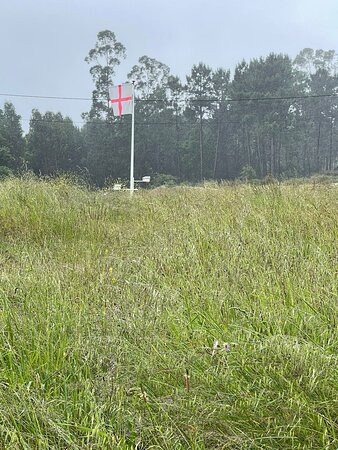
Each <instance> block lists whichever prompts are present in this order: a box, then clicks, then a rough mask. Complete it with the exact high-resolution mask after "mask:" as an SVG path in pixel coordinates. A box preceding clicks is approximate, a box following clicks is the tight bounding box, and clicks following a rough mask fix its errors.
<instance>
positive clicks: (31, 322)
mask: <svg viewBox="0 0 338 450" xmlns="http://www.w3.org/2000/svg"><path fill="white" fill-rule="evenodd" d="M337 194H338V187H337V186H334V185H320V184H318V185H315V186H313V185H311V184H307V185H298V186H292V185H288V186H287V185H282V186H278V185H272V186H260V187H251V186H248V185H242V186H237V187H229V186H224V187H221V188H218V189H212V188H206V189H204V188H188V187H186V188H184V187H182V188H170V189H157V190H153V191H143V192H138V193H137V194H136V195H135V196H134V198H133V199H132V201H131V200H130V198H129V197H128V195H125V193H123V192H115V193H114V192H106V193H105V195H104V193H103V192H102V191H101V192H99V191H98V192H90V191H88V190H86V189H85V188H81V187H80V186H76V185H72V184H71V183H69V182H67V181H65V180H59V181H50V182H46V181H40V182H39V181H36V180H34V179H23V180H15V179H10V180H8V181H4V182H2V183H1V184H0V448H4V449H7V448H8V449H12V448H13V449H51V448H52V449H135V448H137V449H139V450H141V449H148V448H149V449H150V448H151V449H170V450H171V449H336V448H337V447H338V441H337V438H336V431H337V430H336V426H337V402H336V400H337V391H338V390H337V372H336V368H337V366H336V364H337V346H336V345H337V303H336V298H337V297H336V296H337V290H336V285H335V269H336V260H335V257H336V249H337V228H336V225H337V210H338V208H337V206H338V205H337V197H338V196H337ZM217 341H218V342H217Z"/></svg>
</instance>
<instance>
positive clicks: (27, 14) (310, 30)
mask: <svg viewBox="0 0 338 450" xmlns="http://www.w3.org/2000/svg"><path fill="white" fill-rule="evenodd" d="M104 29H110V30H112V31H114V32H115V33H116V36H117V38H118V40H119V41H121V42H122V43H123V44H124V45H125V47H126V49H127V59H126V60H125V61H124V62H123V64H122V65H121V66H120V68H119V70H118V73H117V76H116V82H120V81H124V80H125V79H126V74H127V73H128V71H129V70H130V68H131V67H132V66H133V65H134V64H135V63H136V62H137V59H138V58H139V57H140V56H142V55H148V56H150V57H153V58H156V59H158V60H160V61H162V62H164V63H166V64H168V65H169V66H170V68H171V71H172V73H173V74H176V75H179V76H180V77H181V78H182V79H183V78H184V77H185V75H186V74H187V73H188V72H189V71H190V69H191V66H192V65H193V64H195V63H198V62H200V61H203V62H205V63H206V64H208V65H210V66H211V67H213V68H217V67H219V66H222V67H225V68H230V69H231V70H232V71H233V69H234V67H235V65H236V63H238V62H239V61H240V60H242V59H243V58H244V59H246V60H249V59H250V58H254V57H259V56H265V55H267V54H268V53H269V52H271V51H274V52H283V53H288V54H289V55H290V56H291V57H295V56H296V54H297V53H298V52H299V50H301V49H302V48H304V47H312V48H315V49H317V48H323V49H325V50H328V49H335V50H338V0H0V55H1V66H0V93H17V94H31V95H55V96H71V97H90V95H91V90H92V82H91V79H90V76H89V73H88V65H87V64H86V63H85V62H84V58H85V56H86V55H87V53H88V50H89V49H90V48H92V47H93V46H94V44H95V39H96V35H97V33H98V31H100V30H104ZM6 99H7V100H10V101H12V102H13V103H14V105H15V107H16V109H17V111H18V112H19V114H21V116H22V118H23V122H22V123H23V127H24V129H27V125H28V119H29V117H30V113H31V110H32V108H38V109H39V110H40V111H46V110H51V111H61V112H62V113H63V114H67V115H70V116H71V117H72V118H73V119H74V120H75V121H81V117H80V114H81V112H83V111H87V110H88V109H89V107H90V103H89V102H80V101H65V100H63V101H62V100H59V101H58V100H42V99H41V100H37V99H20V98H10V97H7V98H5V97H1V96H0V107H2V105H3V103H4V101H5V100H6Z"/></svg>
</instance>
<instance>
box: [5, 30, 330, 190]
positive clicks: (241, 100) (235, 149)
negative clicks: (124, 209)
mask: <svg viewBox="0 0 338 450" xmlns="http://www.w3.org/2000/svg"><path fill="white" fill-rule="evenodd" d="M125 57H126V49H125V47H124V45H123V44H122V43H121V42H119V41H118V40H117V38H116V35H115V34H114V33H113V32H112V31H109V30H104V31H101V32H99V33H98V35H97V41H96V43H95V46H94V47H93V49H91V50H90V51H89V53H88V55H87V57H86V58H85V61H86V62H87V63H88V64H89V70H90V74H91V77H92V79H93V84H94V89H93V92H92V99H91V107H90V110H89V111H87V112H84V113H83V124H82V126H81V127H79V126H77V125H76V124H74V123H73V121H72V120H71V119H70V118H69V117H64V116H63V115H62V114H61V113H53V112H46V113H41V112H39V111H38V110H36V109H34V110H33V111H32V115H31V119H30V123H29V131H28V133H26V134H25V135H24V133H23V130H22V127H21V124H20V116H19V115H18V114H17V113H16V111H15V108H14V106H13V104H11V103H5V104H4V107H3V109H0V177H3V176H6V175H9V174H11V173H14V174H16V173H21V172H23V171H26V170H33V171H34V172H35V173H36V174H38V175H42V176H53V175H56V174H60V173H65V172H67V173H75V174H77V175H78V176H81V177H85V178H86V179H87V180H88V181H90V182H91V183H93V184H95V185H97V186H103V185H104V184H105V183H107V182H109V181H110V180H113V179H118V178H120V179H123V178H128V174H129V151H130V121H131V118H130V116H123V117H122V118H117V117H114V116H113V114H112V110H111V108H109V95H108V88H109V86H110V85H113V84H117V83H118V80H115V72H116V68H117V67H118V65H119V64H120V63H121V61H122V59H124V58H125ZM128 80H130V81H134V82H135V89H136V107H135V110H136V114H135V122H136V126H135V130H136V131H135V133H136V140H135V170H136V173H135V175H136V177H139V176H142V175H151V176H155V177H157V179H158V180H163V182H165V181H166V180H172V181H177V182H180V181H190V182H197V181H200V180H203V179H215V180H231V179H236V178H240V177H242V178H246V179H250V178H263V177H266V176H268V175H271V176H273V177H276V178H288V177H297V176H310V175H311V174H314V173H320V172H327V171H334V170H335V169H336V168H337V165H338V139H337V136H338V133H337V117H338V55H337V53H336V52H335V51H334V50H327V51H324V50H313V49H310V48H305V49H303V50H302V51H300V53H299V54H298V55H297V57H296V58H295V59H294V60H292V59H291V58H290V57H289V56H288V55H285V54H275V53H270V54H269V55H268V56H266V57H260V58H255V59H252V60H251V61H249V62H247V61H244V60H243V61H241V62H240V63H239V64H238V65H237V66H236V68H235V71H234V73H233V76H231V74H230V70H228V69H226V68H222V67H221V68H218V69H215V70H214V69H212V68H211V67H209V66H208V65H206V64H204V63H202V62H201V63H198V64H195V65H193V67H192V69H191V72H190V73H189V74H188V75H187V76H186V78H185V80H184V81H182V80H181V79H180V78H179V77H177V76H175V75H173V74H172V73H171V71H170V68H169V67H168V66H167V65H166V64H164V63H162V62H160V61H157V60H156V59H154V58H150V57H148V56H142V57H141V58H139V60H138V63H137V64H136V65H135V66H133V67H132V68H131V70H130V72H129V74H128Z"/></svg>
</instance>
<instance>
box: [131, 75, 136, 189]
mask: <svg viewBox="0 0 338 450" xmlns="http://www.w3.org/2000/svg"><path fill="white" fill-rule="evenodd" d="M132 96H133V104H132V114H131V146H130V147H131V148H130V195H133V192H134V125H135V81H133V90H132Z"/></svg>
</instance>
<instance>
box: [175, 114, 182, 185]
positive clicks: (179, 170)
mask: <svg viewBox="0 0 338 450" xmlns="http://www.w3.org/2000/svg"><path fill="white" fill-rule="evenodd" d="M177 113H178V111H177V107H176V114H175V128H176V160H177V176H178V178H179V179H181V157H180V132H179V127H178V115H177Z"/></svg>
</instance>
